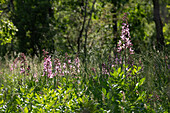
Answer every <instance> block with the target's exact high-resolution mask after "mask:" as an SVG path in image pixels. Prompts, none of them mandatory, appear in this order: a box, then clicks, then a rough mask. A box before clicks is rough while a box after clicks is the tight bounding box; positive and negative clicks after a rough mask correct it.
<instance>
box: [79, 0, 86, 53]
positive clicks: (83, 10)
mask: <svg viewBox="0 0 170 113" xmlns="http://www.w3.org/2000/svg"><path fill="white" fill-rule="evenodd" d="M85 2H86V5H85V8H84V0H82V3H81V6H80V7H82V8H81V13H82V15H83V12H84V19H83V25H82V28H81V30H80V34H79V37H78V39H77V45H78V46H77V54H79V52H80V39H81V37H82V34H83V31H84V28H85V23H86V15H87V3H88V0H86V1H85ZM83 8H84V9H83Z"/></svg>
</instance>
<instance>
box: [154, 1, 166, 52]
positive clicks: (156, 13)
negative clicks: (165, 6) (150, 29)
mask: <svg viewBox="0 0 170 113" xmlns="http://www.w3.org/2000/svg"><path fill="white" fill-rule="evenodd" d="M153 6H154V12H153V13H154V21H155V24H156V38H157V49H159V50H162V49H163V46H164V45H165V43H164V36H163V25H162V21H161V17H160V13H159V12H160V9H159V0H153Z"/></svg>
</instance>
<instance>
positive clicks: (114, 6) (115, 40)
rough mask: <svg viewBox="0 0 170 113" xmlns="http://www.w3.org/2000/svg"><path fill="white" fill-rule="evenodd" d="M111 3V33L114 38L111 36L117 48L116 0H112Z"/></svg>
mask: <svg viewBox="0 0 170 113" xmlns="http://www.w3.org/2000/svg"><path fill="white" fill-rule="evenodd" d="M112 4H113V10H112V13H113V16H112V19H113V24H114V25H113V34H114V38H113V42H115V43H116V48H117V20H116V19H117V15H116V7H117V2H116V1H115V0H112Z"/></svg>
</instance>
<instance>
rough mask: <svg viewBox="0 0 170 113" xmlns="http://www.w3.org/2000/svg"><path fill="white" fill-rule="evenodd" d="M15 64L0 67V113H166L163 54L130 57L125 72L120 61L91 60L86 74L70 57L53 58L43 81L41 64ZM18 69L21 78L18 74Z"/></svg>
mask: <svg viewBox="0 0 170 113" xmlns="http://www.w3.org/2000/svg"><path fill="white" fill-rule="evenodd" d="M48 56H49V55H48ZM48 56H45V57H46V58H48ZM25 57H26V56H25ZM16 58H19V60H17V61H18V63H16V65H17V67H15V66H14V65H13V70H11V65H12V64H14V61H15V62H16ZM16 58H13V57H12V58H10V59H8V57H5V61H2V60H1V62H0V69H1V70H0V112H2V113H3V112H4V113H10V112H11V113H12V112H24V113H27V112H32V113H34V112H35V113H36V112H42V113H43V112H57V113H62V112H67V113H95V112H96V113H99V112H100V113H109V112H110V113H113V112H120V113H126V112H135V113H138V112H163V113H168V110H169V99H170V98H169V94H170V92H169V85H170V84H169V79H170V78H169V67H168V66H169V56H168V53H166V54H164V53H161V52H156V51H147V52H145V53H141V54H134V55H133V65H130V64H128V65H126V66H125V65H124V61H122V63H116V56H114V55H110V56H107V55H103V57H101V56H99V55H97V56H92V55H91V56H89V58H88V59H89V61H88V63H87V67H86V69H85V66H84V65H83V63H82V62H81V61H82V60H81V59H79V61H76V60H75V59H76V58H77V57H76V56H69V55H64V56H58V55H53V56H52V57H51V59H50V61H51V63H52V65H51V69H52V70H51V71H52V74H53V76H52V77H47V75H48V73H47V72H48V71H49V70H50V68H48V69H46V71H44V62H45V61H46V59H45V60H42V61H40V60H39V58H37V57H35V58H33V59H31V58H30V57H26V58H25V59H24V58H23V56H21V55H18V57H16ZM118 58H119V59H120V57H118ZM57 59H58V60H57ZM69 60H71V62H70V61H69ZM59 62H60V63H59ZM64 63H65V64H64ZM48 64H50V62H47V65H48ZM59 65H60V67H58V68H57V66H59ZM64 65H65V66H64ZM113 65H114V67H113ZM63 66H64V67H63ZM28 67H30V69H27V68H28ZM125 67H126V68H125ZM21 68H23V69H25V72H21ZM59 69H60V71H62V72H60V71H59ZM125 69H126V72H125ZM106 70H107V72H106ZM43 72H45V75H44V76H42V75H43Z"/></svg>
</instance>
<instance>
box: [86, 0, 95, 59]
mask: <svg viewBox="0 0 170 113" xmlns="http://www.w3.org/2000/svg"><path fill="white" fill-rule="evenodd" d="M95 2H96V0H94V1H93V5H92V10H91V12H90V18H89V21H88V24H87V26H86V29H85V41H84V57H85V58H84V61H85V62H86V57H87V47H86V46H87V37H88V36H87V32H88V28H89V25H90V21H91V16H92V13H93V10H94V4H95Z"/></svg>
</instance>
